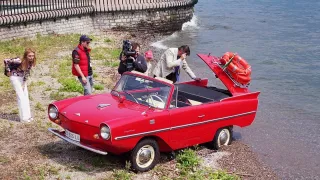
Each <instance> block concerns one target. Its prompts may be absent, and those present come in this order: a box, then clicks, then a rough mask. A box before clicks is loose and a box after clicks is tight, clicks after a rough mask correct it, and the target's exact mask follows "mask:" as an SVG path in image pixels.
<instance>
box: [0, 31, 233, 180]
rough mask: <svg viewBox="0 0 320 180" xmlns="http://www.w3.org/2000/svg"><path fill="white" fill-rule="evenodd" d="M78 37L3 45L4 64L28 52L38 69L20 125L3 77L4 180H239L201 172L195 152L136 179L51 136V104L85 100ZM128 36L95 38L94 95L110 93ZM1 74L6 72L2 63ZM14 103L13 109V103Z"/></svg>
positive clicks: (111, 160) (110, 159) (119, 164)
mask: <svg viewBox="0 0 320 180" xmlns="http://www.w3.org/2000/svg"><path fill="white" fill-rule="evenodd" d="M79 36H80V35H79V34H71V35H50V36H40V35H38V36H36V37H35V38H34V39H17V40H12V41H5V42H1V43H0V48H1V52H2V53H1V54H0V59H1V60H2V59H4V58H10V57H16V56H20V57H21V56H22V54H23V52H24V48H26V47H32V48H34V49H35V50H36V55H37V62H38V64H37V66H36V67H35V68H34V69H33V70H32V72H31V78H30V79H29V80H28V89H29V94H30V100H31V109H32V113H33V115H34V119H35V120H34V122H32V123H30V124H23V123H20V122H18V121H17V119H18V118H17V116H18V115H17V114H18V110H17V105H16V97H15V92H14V91H13V89H12V86H11V84H10V81H9V78H8V77H6V76H4V75H3V71H1V72H2V73H1V75H0V99H1V100H0V101H1V108H0V115H1V116H0V146H1V148H2V149H1V154H0V172H1V173H0V179H151V178H150V177H153V178H155V179H227V180H228V179H239V177H237V176H235V175H230V174H227V173H226V172H222V171H214V170H213V169H212V168H208V167H204V166H202V158H200V156H199V155H198V154H197V151H195V150H191V149H186V150H184V151H181V152H179V154H178V155H177V158H176V160H174V161H168V160H167V159H166V157H165V156H164V157H162V158H161V159H162V160H161V163H160V164H159V165H158V166H156V168H155V169H154V170H152V171H150V172H147V173H142V174H134V173H132V172H131V171H129V170H128V166H129V164H128V163H127V168H125V164H126V163H125V161H124V160H122V159H121V157H119V156H111V155H110V156H106V157H105V156H99V155H97V154H95V153H91V152H88V151H86V150H83V149H81V148H77V147H75V146H73V145H70V144H67V143H65V142H63V141H61V140H60V139H58V138H56V137H53V136H52V135H50V134H49V133H48V131H47V128H49V127H56V128H59V127H57V126H56V125H54V124H52V123H51V122H50V121H48V119H47V113H46V109H47V106H48V104H49V103H51V102H52V101H55V100H60V99H64V98H68V97H75V96H81V95H82V92H83V89H82V86H81V85H80V83H79V82H78V80H77V78H76V77H74V76H73V75H72V74H71V65H72V61H71V52H72V50H73V49H74V48H75V47H76V45H77V43H78V38H79ZM123 36H124V35H109V36H102V35H97V36H91V37H92V38H93V42H92V43H91V45H92V53H91V56H92V64H93V68H94V79H95V82H94V84H95V86H94V87H95V89H96V91H95V92H94V93H102V92H105V91H108V89H110V88H112V86H113V85H114V83H115V82H116V81H117V79H118V78H119V76H118V73H117V71H116V67H117V66H118V55H119V53H120V49H119V48H120V47H121V44H119V43H121V42H122V39H125V37H123ZM0 68H1V69H2V70H3V63H1V66H0ZM9 102H11V103H9Z"/></svg>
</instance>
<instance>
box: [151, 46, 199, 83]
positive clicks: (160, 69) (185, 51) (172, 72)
mask: <svg viewBox="0 0 320 180" xmlns="http://www.w3.org/2000/svg"><path fill="white" fill-rule="evenodd" d="M189 55H190V48H189V46H188V45H183V46H180V47H179V48H169V49H167V50H166V51H165V52H164V53H163V54H162V55H161V58H160V60H159V61H158V63H157V64H156V66H155V68H154V70H153V74H154V75H155V76H157V77H163V78H166V79H169V80H171V81H173V83H175V82H177V81H179V75H180V67H182V69H184V70H185V71H186V73H187V74H188V75H189V76H190V77H191V78H192V79H194V80H196V81H200V80H201V79H200V78H197V77H196V75H195V74H194V73H193V72H192V70H191V69H190V67H189V66H188V63H187V61H186V57H187V56H189Z"/></svg>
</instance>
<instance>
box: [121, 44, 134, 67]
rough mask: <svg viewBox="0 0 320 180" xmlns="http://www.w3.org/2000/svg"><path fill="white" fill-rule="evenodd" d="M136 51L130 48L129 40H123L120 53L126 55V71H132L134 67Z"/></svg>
mask: <svg viewBox="0 0 320 180" xmlns="http://www.w3.org/2000/svg"><path fill="white" fill-rule="evenodd" d="M136 54H137V52H136V51H135V50H132V45H131V42H130V41H129V40H124V41H123V45H122V55H124V56H126V59H125V64H126V66H127V70H128V71H132V70H133V69H134V64H133V62H134V59H135V56H136Z"/></svg>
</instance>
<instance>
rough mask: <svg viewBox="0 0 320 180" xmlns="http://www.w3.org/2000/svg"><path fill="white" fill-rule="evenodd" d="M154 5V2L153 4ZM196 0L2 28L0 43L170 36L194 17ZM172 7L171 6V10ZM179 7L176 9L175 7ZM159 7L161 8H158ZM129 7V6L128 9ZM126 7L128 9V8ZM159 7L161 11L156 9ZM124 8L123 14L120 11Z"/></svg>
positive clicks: (138, 6)
mask: <svg viewBox="0 0 320 180" xmlns="http://www.w3.org/2000/svg"><path fill="white" fill-rule="evenodd" d="M151 1H153V0H151ZM193 1H194V0H181V1H179V2H184V3H178V4H177V3H173V2H170V1H167V2H166V3H162V4H160V5H161V6H160V5H158V4H152V5H150V4H149V5H148V6H146V5H145V4H143V5H141V6H140V5H136V6H130V7H136V8H135V9H131V10H129V9H127V10H124V9H122V8H124V7H122V6H119V7H117V6H115V7H112V8H115V9H114V10H113V11H109V10H108V11H107V12H99V13H94V14H92V13H91V14H82V15H78V16H71V17H61V18H56V19H49V20H43V21H35V22H29V23H25V24H13V25H10V26H0V41H2V40H10V39H15V38H23V37H34V36H35V35H36V34H38V33H39V34H42V35H46V34H51V33H56V34H67V33H80V34H90V33H91V32H94V31H108V30H119V31H131V32H136V31H139V32H144V33H164V34H170V33H172V32H174V31H177V30H180V29H181V27H182V24H183V23H184V22H187V21H189V20H190V19H191V18H192V16H193V6H194V3H192V2H193ZM169 5H170V6H169ZM174 5H176V6H174ZM158 6H159V7H158ZM128 7H129V6H128ZM128 7H125V8H128ZM155 7H157V8H155ZM118 8H120V9H119V10H117V9H118Z"/></svg>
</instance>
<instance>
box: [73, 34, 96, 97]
mask: <svg viewBox="0 0 320 180" xmlns="http://www.w3.org/2000/svg"><path fill="white" fill-rule="evenodd" d="M91 41H92V39H91V38H89V37H88V36H86V35H82V36H81V37H80V40H79V45H78V46H77V47H76V48H75V49H74V50H73V51H72V74H73V75H75V76H77V77H78V79H79V81H80V82H81V84H82V86H83V89H84V92H83V94H84V95H90V94H91V93H92V90H93V76H92V75H93V72H92V67H91V63H90V51H91V49H90V48H89V44H90V42H91Z"/></svg>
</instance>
